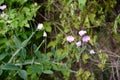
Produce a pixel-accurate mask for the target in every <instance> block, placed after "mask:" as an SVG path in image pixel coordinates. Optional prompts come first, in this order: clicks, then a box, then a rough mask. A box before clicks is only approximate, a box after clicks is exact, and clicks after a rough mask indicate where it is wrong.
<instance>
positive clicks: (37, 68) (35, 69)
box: [30, 66, 43, 73]
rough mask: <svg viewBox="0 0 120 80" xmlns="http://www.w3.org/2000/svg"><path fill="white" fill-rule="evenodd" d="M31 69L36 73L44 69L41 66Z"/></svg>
mask: <svg viewBox="0 0 120 80" xmlns="http://www.w3.org/2000/svg"><path fill="white" fill-rule="evenodd" d="M30 68H31V69H32V70H34V71H35V72H38V73H39V72H40V73H41V72H42V70H43V69H42V67H40V66H30Z"/></svg>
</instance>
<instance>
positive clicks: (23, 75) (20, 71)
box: [18, 70, 27, 80]
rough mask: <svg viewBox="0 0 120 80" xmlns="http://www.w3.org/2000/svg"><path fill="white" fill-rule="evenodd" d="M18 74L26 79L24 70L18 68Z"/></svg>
mask: <svg viewBox="0 0 120 80" xmlns="http://www.w3.org/2000/svg"><path fill="white" fill-rule="evenodd" d="M18 75H19V76H20V77H21V78H22V79H24V80H27V72H26V71H25V70H19V72H18Z"/></svg>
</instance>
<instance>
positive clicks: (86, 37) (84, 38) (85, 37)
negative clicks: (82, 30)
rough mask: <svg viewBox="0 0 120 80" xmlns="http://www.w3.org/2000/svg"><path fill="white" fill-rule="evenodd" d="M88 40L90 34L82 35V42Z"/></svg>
mask: <svg viewBox="0 0 120 80" xmlns="http://www.w3.org/2000/svg"><path fill="white" fill-rule="evenodd" d="M89 40H90V36H87V35H86V36H83V38H82V41H83V42H88V41H89Z"/></svg>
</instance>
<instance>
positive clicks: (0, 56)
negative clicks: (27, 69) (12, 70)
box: [0, 53, 7, 61]
mask: <svg viewBox="0 0 120 80" xmlns="http://www.w3.org/2000/svg"><path fill="white" fill-rule="evenodd" d="M6 56H7V54H5V53H3V54H0V61H1V60H2V59H4V58H5V57H6Z"/></svg>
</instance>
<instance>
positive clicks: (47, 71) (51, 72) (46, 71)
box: [43, 70, 53, 74]
mask: <svg viewBox="0 0 120 80" xmlns="http://www.w3.org/2000/svg"><path fill="white" fill-rule="evenodd" d="M43 73H45V74H53V71H51V70H45V71H43Z"/></svg>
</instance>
